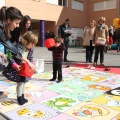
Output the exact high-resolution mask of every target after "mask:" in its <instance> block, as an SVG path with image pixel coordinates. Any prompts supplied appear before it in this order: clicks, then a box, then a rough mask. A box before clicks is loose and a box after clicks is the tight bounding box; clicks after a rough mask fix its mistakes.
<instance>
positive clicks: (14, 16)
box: [0, 7, 35, 70]
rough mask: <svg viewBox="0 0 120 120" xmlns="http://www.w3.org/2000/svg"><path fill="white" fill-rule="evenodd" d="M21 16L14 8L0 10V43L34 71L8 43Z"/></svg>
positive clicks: (32, 66) (33, 67) (31, 65)
mask: <svg viewBox="0 0 120 120" xmlns="http://www.w3.org/2000/svg"><path fill="white" fill-rule="evenodd" d="M22 18H23V15H22V14H21V12H20V10H18V9H17V8H15V7H9V8H7V7H2V8H1V9H0V42H1V43H2V44H3V45H4V46H5V48H7V49H8V50H9V51H10V52H12V54H13V55H14V56H15V57H16V58H18V59H20V60H24V61H26V62H27V63H28V64H29V66H30V67H31V69H33V70H34V69H35V66H34V65H33V64H31V62H29V61H28V60H27V59H26V58H24V57H23V56H22V54H21V53H20V52H19V51H18V49H16V47H15V46H14V45H13V44H12V43H11V42H10V40H9V39H10V38H11V34H10V31H13V30H14V29H15V28H16V27H19V23H20V21H21V19H22Z"/></svg>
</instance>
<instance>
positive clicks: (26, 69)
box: [18, 63, 34, 78]
mask: <svg viewBox="0 0 120 120" xmlns="http://www.w3.org/2000/svg"><path fill="white" fill-rule="evenodd" d="M18 74H19V75H20V76H24V77H28V78H30V77H31V76H32V75H33V74H34V71H32V70H31V68H30V66H29V65H28V64H27V63H21V64H20V71H19V72H18Z"/></svg>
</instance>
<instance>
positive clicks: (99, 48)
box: [93, 17, 109, 66]
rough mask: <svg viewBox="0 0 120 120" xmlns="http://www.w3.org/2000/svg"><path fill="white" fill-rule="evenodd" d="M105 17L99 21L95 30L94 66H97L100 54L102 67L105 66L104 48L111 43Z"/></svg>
mask: <svg viewBox="0 0 120 120" xmlns="http://www.w3.org/2000/svg"><path fill="white" fill-rule="evenodd" d="M105 21H106V19H105V17H100V18H99V19H98V24H97V26H96V29H95V34H94V39H93V40H94V42H95V57H94V64H93V65H94V66H96V65H97V61H98V55H99V52H100V65H101V66H104V47H105V45H106V43H108V42H109V33H108V26H107V25H106V24H105Z"/></svg>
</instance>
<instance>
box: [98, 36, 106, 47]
mask: <svg viewBox="0 0 120 120" xmlns="http://www.w3.org/2000/svg"><path fill="white" fill-rule="evenodd" d="M96 44H98V45H105V44H106V39H105V38H102V37H97V41H96Z"/></svg>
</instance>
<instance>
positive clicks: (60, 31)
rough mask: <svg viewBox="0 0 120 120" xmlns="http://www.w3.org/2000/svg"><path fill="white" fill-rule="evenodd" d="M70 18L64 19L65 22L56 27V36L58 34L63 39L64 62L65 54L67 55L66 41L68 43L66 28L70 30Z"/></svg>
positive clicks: (68, 34) (65, 60)
mask: <svg viewBox="0 0 120 120" xmlns="http://www.w3.org/2000/svg"><path fill="white" fill-rule="evenodd" d="M70 29H71V28H70V20H69V19H66V20H65V22H64V23H63V24H62V25H60V26H59V28H58V36H60V37H61V38H62V39H63V40H64V45H65V50H64V62H68V60H67V55H68V43H69V36H70V35H71V34H70V33H68V32H67V30H70Z"/></svg>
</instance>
